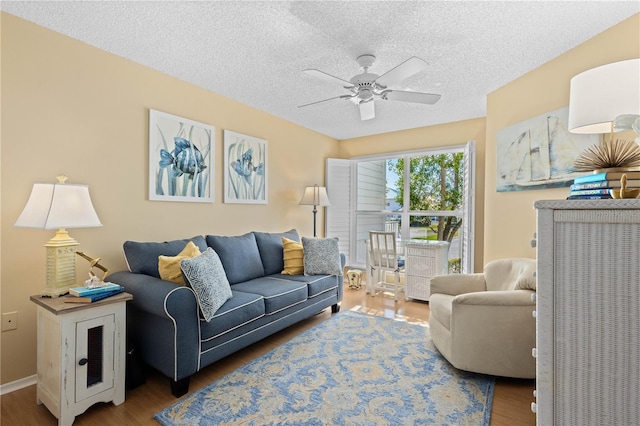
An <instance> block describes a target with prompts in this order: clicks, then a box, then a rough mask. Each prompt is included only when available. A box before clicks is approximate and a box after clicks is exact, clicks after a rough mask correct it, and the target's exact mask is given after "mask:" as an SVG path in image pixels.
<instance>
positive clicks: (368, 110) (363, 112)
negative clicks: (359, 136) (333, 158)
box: [358, 99, 376, 120]
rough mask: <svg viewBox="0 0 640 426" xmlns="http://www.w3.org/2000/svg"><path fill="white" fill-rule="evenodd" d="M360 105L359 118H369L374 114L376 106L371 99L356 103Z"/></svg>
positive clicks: (373, 116)
mask: <svg viewBox="0 0 640 426" xmlns="http://www.w3.org/2000/svg"><path fill="white" fill-rule="evenodd" d="M358 106H359V107H360V120H371V119H372V118H375V116H376V108H375V106H374V105H373V99H371V100H369V101H366V102H360V104H359V105H358Z"/></svg>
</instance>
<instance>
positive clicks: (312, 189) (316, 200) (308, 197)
mask: <svg viewBox="0 0 640 426" xmlns="http://www.w3.org/2000/svg"><path fill="white" fill-rule="evenodd" d="M298 204H300V205H308V206H330V205H331V203H330V202H329V196H328V195H327V188H325V187H324V186H318V185H314V186H307V187H306V188H305V190H304V194H303V195H302V199H301V200H300V203H298Z"/></svg>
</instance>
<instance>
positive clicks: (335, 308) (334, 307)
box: [331, 303, 340, 314]
mask: <svg viewBox="0 0 640 426" xmlns="http://www.w3.org/2000/svg"><path fill="white" fill-rule="evenodd" d="M338 312H340V305H339V304H337V303H336V304H335V305H331V313H332V314H337V313H338Z"/></svg>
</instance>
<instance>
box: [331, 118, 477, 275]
mask: <svg viewBox="0 0 640 426" xmlns="http://www.w3.org/2000/svg"><path fill="white" fill-rule="evenodd" d="M470 140H474V141H475V142H476V170H477V173H476V191H475V194H476V205H475V210H476V216H475V235H474V238H475V245H474V264H475V266H474V269H475V270H482V247H483V243H482V239H483V234H484V232H483V220H484V213H483V212H484V151H485V118H484V117H483V118H476V119H473V120H466V121H459V122H455V123H448V124H442V125H438V126H430V127H421V128H417V129H411V130H404V131H401V132H394V133H385V134H381V135H375V136H367V137H362V138H357V139H349V140H345V141H341V142H340V156H341V157H342V158H351V157H358V156H363V155H372V154H384V153H390V152H401V151H411V150H417V149H427V148H438V147H447V146H455V145H464V144H466V143H467V141H470Z"/></svg>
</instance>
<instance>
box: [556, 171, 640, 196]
mask: <svg viewBox="0 0 640 426" xmlns="http://www.w3.org/2000/svg"><path fill="white" fill-rule="evenodd" d="M623 174H626V175H627V188H628V189H633V188H640V171H631V172H602V173H594V174H591V175H586V176H580V177H577V178H575V179H574V181H573V185H571V187H570V190H569V197H567V200H601V199H609V198H611V190H612V189H618V188H620V178H621V177H622V175H623Z"/></svg>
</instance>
